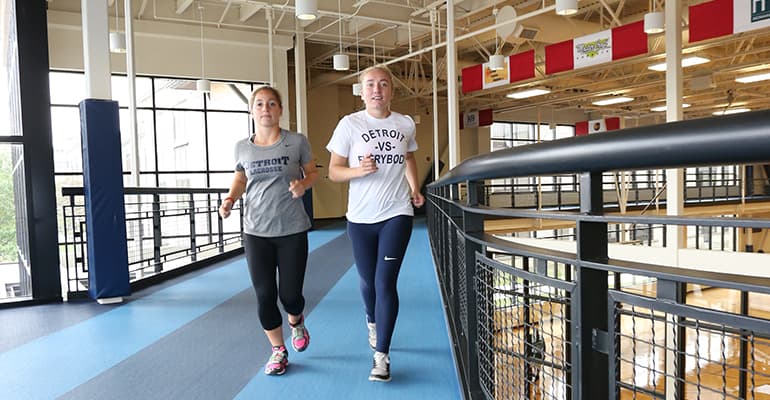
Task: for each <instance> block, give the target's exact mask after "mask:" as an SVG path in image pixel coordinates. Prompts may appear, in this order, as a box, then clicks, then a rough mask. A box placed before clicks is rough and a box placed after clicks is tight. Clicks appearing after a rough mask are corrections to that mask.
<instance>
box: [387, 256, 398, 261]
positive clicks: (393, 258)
mask: <svg viewBox="0 0 770 400" xmlns="http://www.w3.org/2000/svg"><path fill="white" fill-rule="evenodd" d="M393 260H398V258H396V257H388V256H385V261H393Z"/></svg>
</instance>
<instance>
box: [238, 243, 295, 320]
mask: <svg viewBox="0 0 770 400" xmlns="http://www.w3.org/2000/svg"><path fill="white" fill-rule="evenodd" d="M243 247H244V251H245V252H246V262H247V263H248V265H249V274H250V275H251V284H252V285H253V286H254V291H255V292H256V293H257V303H258V305H257V314H258V315H259V322H260V323H261V324H262V328H263V329H265V330H268V331H269V330H272V329H275V328H278V327H279V326H281V323H282V318H281V312H280V310H279V309H278V304H277V300H278V298H280V299H281V304H283V308H284V310H286V312H287V313H289V314H292V315H300V314H302V311H303V310H304V309H305V298H304V297H303V296H302V286H303V283H304V282H305V269H306V268H307V253H308V245H307V232H301V233H296V234H293V235H288V236H279V237H259V236H254V235H249V234H245V233H244V234H243ZM276 267H277V268H276ZM276 271H278V283H277V284H276V279H275V278H276V276H275V273H276Z"/></svg>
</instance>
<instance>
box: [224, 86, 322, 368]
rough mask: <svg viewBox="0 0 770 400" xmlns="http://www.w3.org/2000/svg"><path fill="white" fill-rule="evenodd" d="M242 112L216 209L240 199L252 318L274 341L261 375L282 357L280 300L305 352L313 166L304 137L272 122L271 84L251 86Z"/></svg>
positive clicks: (276, 114)
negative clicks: (247, 132)
mask: <svg viewBox="0 0 770 400" xmlns="http://www.w3.org/2000/svg"><path fill="white" fill-rule="evenodd" d="M249 110H250V111H251V117H252V118H253V119H254V122H255V125H256V132H254V134H252V135H251V136H250V137H249V138H248V139H244V140H241V141H239V142H238V143H236V145H235V175H234V177H233V182H232V184H231V185H230V191H229V192H228V194H227V197H226V198H225V199H224V200H223V201H222V205H221V206H220V207H219V214H220V215H221V216H222V218H227V217H228V216H230V211H231V210H232V208H233V205H234V204H235V201H236V200H238V199H239V198H240V197H241V196H243V197H244V205H243V247H244V250H245V252H246V261H247V263H248V266H249V273H250V275H251V282H252V284H253V286H254V291H255V292H256V293H257V300H258V314H259V321H260V323H261V324H262V328H263V329H264V330H265V334H266V335H267V338H268V340H269V341H270V344H271V345H272V347H273V354H272V355H271V356H270V359H269V360H268V362H267V365H265V373H266V374H268V375H282V374H283V373H284V372H286V367H287V366H288V365H289V358H288V352H287V351H286V346H285V345H284V341H283V329H282V325H283V322H282V318H281V312H280V310H279V309H278V299H279V298H280V299H281V303H282V304H283V308H284V309H285V310H286V313H287V314H288V318H289V326H290V327H291V344H292V347H293V348H294V350H296V351H304V350H305V349H306V348H307V346H308V344H310V334H309V333H308V330H307V328H305V319H304V316H303V314H302V312H303V310H304V308H305V298H304V297H303V296H302V287H303V284H304V281H305V268H306V267H307V257H308V242H307V231H308V229H310V219H309V218H308V216H307V213H305V208H304V205H303V203H302V196H303V195H304V194H305V190H307V189H308V188H309V187H310V186H312V185H313V182H315V180H316V179H317V178H318V171H317V170H316V167H315V160H314V159H313V156H312V154H311V152H310V144H309V143H308V141H307V138H306V137H305V136H303V135H300V134H298V133H293V132H289V131H286V130H283V129H281V128H280V127H279V125H278V122H279V121H280V118H281V114H282V112H283V106H282V104H281V95H280V94H279V93H278V91H277V90H275V89H274V88H272V87H269V86H264V87H261V88H258V89H256V90H255V91H254V92H253V93H252V94H251V98H250V99H249ZM276 271H277V273H278V280H279V282H280V284H276Z"/></svg>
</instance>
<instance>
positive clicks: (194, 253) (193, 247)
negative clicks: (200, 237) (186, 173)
mask: <svg viewBox="0 0 770 400" xmlns="http://www.w3.org/2000/svg"><path fill="white" fill-rule="evenodd" d="M187 205H188V206H189V207H190V261H197V260H198V256H197V249H196V247H197V244H196V243H195V193H190V200H189V201H188V203H187Z"/></svg>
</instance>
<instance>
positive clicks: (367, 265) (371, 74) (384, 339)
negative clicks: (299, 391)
mask: <svg viewBox="0 0 770 400" xmlns="http://www.w3.org/2000/svg"><path fill="white" fill-rule="evenodd" d="M359 80H360V82H361V84H362V86H363V90H362V92H361V98H362V99H363V101H364V104H365V105H366V109H365V110H363V111H359V112H355V113H353V114H350V115H347V116H345V117H344V118H342V120H340V122H339V124H338V125H337V128H335V129H334V134H333V135H332V138H331V140H330V141H329V144H328V145H327V146H326V149H327V150H329V152H330V153H331V159H330V161H329V178H330V179H331V180H333V181H335V182H348V181H349V182H350V189H349V196H348V210H347V213H346V215H345V216H346V217H347V220H348V235H349V236H350V240H351V242H352V244H353V256H354V258H355V260H356V268H357V269H358V274H359V276H360V278H361V282H360V285H361V296H362V297H363V300H364V306H365V309H366V322H367V326H368V329H369V345H370V346H371V347H372V349H373V350H375V353H374V366H373V368H372V369H371V372H370V374H369V380H371V381H382V382H387V381H389V380H390V356H389V350H390V342H391V338H392V336H393V329H394V327H395V325H396V317H397V316H398V305H399V303H398V292H397V288H396V285H397V280H398V273H399V270H400V269H401V263H402V261H403V258H404V254H405V253H406V247H407V245H408V244H409V238H410V236H411V233H412V217H413V215H414V209H413V208H412V205H414V206H415V207H421V206H422V205H423V203H424V202H425V199H424V198H423V196H422V194H420V186H419V183H418V180H417V162H416V160H415V158H414V152H415V151H416V150H417V142H416V141H415V131H416V129H415V124H414V121H412V119H411V118H410V117H409V116H406V115H402V114H399V113H397V112H393V111H390V102H391V100H392V99H393V76H392V74H391V73H390V71H389V70H388V68H387V67H385V66H382V65H376V66H373V67H370V68H367V69H366V70H364V71H363V72H362V73H361V75H360V76H359Z"/></svg>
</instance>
